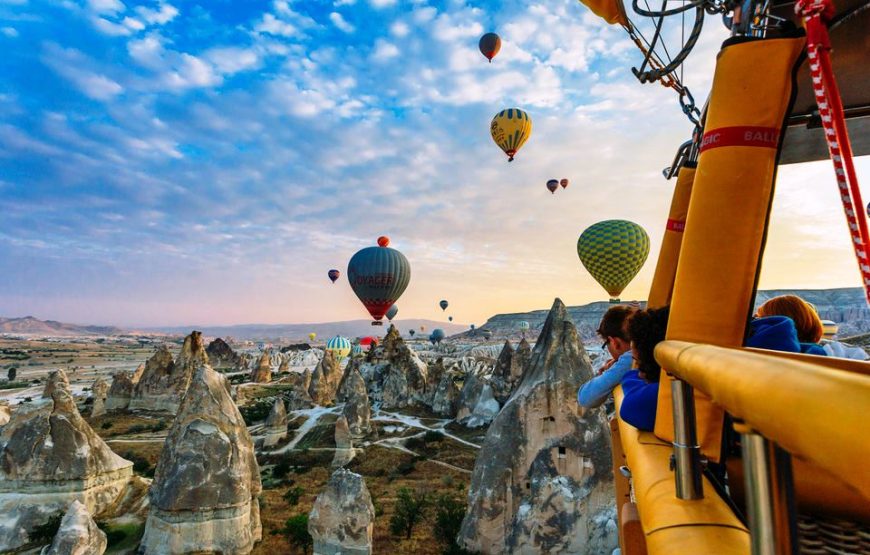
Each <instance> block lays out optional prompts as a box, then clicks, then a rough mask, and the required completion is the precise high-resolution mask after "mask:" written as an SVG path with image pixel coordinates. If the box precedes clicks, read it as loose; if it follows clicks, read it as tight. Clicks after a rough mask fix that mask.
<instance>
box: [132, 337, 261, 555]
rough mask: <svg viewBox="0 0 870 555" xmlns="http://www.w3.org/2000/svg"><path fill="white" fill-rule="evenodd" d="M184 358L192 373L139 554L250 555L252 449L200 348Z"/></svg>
mask: <svg viewBox="0 0 870 555" xmlns="http://www.w3.org/2000/svg"><path fill="white" fill-rule="evenodd" d="M198 350H202V355H203V356H201V357H198V356H196V355H197V354H198V352H197V351H198ZM191 354H193V355H194V358H193V359H194V360H198V361H199V366H198V368H197V370H196V372H195V374H194V376H193V378H192V380H191V383H190V387H189V388H188V390H187V394H186V395H185V397H184V400H183V401H182V403H181V406H180V408H179V410H178V415H177V416H176V418H175V422H174V423H173V425H172V428H171V429H170V431H169V434H168V435H167V437H166V442H165V444H164V446H163V451H162V452H161V454H160V459H159V461H158V462H157V469H156V471H155V475H154V483H153V485H152V487H151V511H150V513H149V514H148V520H147V522H146V525H145V533H144V536H143V537H142V542H141V545H140V548H139V549H140V553H144V554H155V555H156V554H161V555H173V554H179V555H180V554H182V553H193V552H195V553H201V552H205V553H210V552H219V553H235V554H246V553H250V551H251V549H252V548H253V546H254V543H255V542H257V541H259V540H260V538H261V535H262V529H261V526H260V507H259V502H258V500H257V497H258V495H259V494H260V491H261V489H262V488H261V485H260V471H259V466H258V465H257V459H256V457H255V455H254V446H253V442H252V441H251V436H250V435H249V434H248V429H247V427H246V426H245V421H244V420H243V419H242V415H241V414H240V413H239V410H238V408H237V407H236V404H235V403H234V402H233V400H232V398H230V393H229V384H228V382H227V380H226V378H225V377H224V376H223V375H222V374H219V373H218V372H215V371H214V370H212V368H211V367H210V366H209V365H208V363H207V360H206V358H205V350H204V349H202V343H201V342H200V343H199V344H198V347H197V349H196V350H194V351H193V352H192V353H191Z"/></svg>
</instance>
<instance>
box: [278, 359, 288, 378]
mask: <svg viewBox="0 0 870 555" xmlns="http://www.w3.org/2000/svg"><path fill="white" fill-rule="evenodd" d="M289 371H290V361H289V360H287V359H286V358H282V359H281V364H279V365H278V373H279V374H286V373H287V372H289Z"/></svg>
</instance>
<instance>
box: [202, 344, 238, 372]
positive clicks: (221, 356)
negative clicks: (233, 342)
mask: <svg viewBox="0 0 870 555" xmlns="http://www.w3.org/2000/svg"><path fill="white" fill-rule="evenodd" d="M205 354H207V355H208V362H209V364H211V366H212V368H214V369H216V370H217V369H226V370H235V369H237V368H239V367H240V364H241V362H242V357H240V356H239V354H238V353H236V352H235V351H234V350H233V348H232V347H230V346H229V345H228V344H227V342H226V341H224V340H223V339H221V338H220V337H218V338H217V339H215V340H214V341H212V342H211V343H209V344H208V347H206V348H205Z"/></svg>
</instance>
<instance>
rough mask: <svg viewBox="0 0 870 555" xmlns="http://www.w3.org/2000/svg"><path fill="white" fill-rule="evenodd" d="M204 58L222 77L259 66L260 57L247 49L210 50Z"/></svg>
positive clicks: (224, 48)
mask: <svg viewBox="0 0 870 555" xmlns="http://www.w3.org/2000/svg"><path fill="white" fill-rule="evenodd" d="M205 58H206V59H207V60H208V61H209V62H210V63H211V64H212V65H214V66H215V68H217V70H218V71H219V72H220V73H222V74H224V75H232V74H234V73H238V72H240V71H249V70H252V69H256V68H257V67H258V66H259V65H260V57H259V56H258V55H257V53H256V52H255V51H254V50H251V49H247V48H237V47H221V48H212V49H210V50H208V51H206V52H205Z"/></svg>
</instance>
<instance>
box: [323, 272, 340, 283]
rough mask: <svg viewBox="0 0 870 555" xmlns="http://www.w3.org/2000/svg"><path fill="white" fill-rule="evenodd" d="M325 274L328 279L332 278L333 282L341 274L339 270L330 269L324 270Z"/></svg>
mask: <svg viewBox="0 0 870 555" xmlns="http://www.w3.org/2000/svg"><path fill="white" fill-rule="evenodd" d="M326 275H327V276H329V279H331V280H332V283H335V282H336V280H337V279H338V278H339V277H340V276H341V272H339V271H338V270H330V271H328V272H326Z"/></svg>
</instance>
